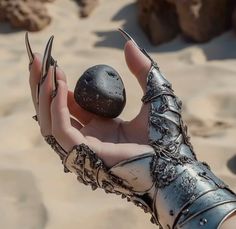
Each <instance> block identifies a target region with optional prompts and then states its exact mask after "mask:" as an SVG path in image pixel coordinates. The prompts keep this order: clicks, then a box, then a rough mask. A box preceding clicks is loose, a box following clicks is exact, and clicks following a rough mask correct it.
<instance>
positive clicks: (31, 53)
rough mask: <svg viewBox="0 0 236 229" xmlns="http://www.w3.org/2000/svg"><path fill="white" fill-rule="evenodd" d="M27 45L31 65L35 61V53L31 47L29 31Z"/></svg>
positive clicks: (26, 34) (26, 36)
mask: <svg viewBox="0 0 236 229" xmlns="http://www.w3.org/2000/svg"><path fill="white" fill-rule="evenodd" d="M25 46H26V50H27V53H28V56H29V66H30V65H31V64H32V63H33V61H34V54H33V52H32V49H31V47H30V42H29V34H28V32H26V33H25Z"/></svg>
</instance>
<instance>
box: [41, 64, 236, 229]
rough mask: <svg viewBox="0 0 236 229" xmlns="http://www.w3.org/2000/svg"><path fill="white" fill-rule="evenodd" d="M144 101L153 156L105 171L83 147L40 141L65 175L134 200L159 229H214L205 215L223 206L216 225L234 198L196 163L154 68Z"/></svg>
mask: <svg viewBox="0 0 236 229" xmlns="http://www.w3.org/2000/svg"><path fill="white" fill-rule="evenodd" d="M143 102H144V103H150V112H149V120H148V121H149V129H148V130H149V145H150V146H152V148H153V152H151V153H148V157H142V155H140V156H139V157H135V158H134V159H132V158H131V159H129V160H125V161H123V162H121V163H119V164H118V165H116V166H114V167H112V168H108V167H107V166H106V165H105V164H104V162H103V161H102V160H101V159H100V158H99V157H98V156H97V155H96V153H95V152H94V151H93V150H91V149H90V148H89V147H88V146H87V145H85V144H80V145H76V146H74V147H73V149H72V150H71V151H70V152H68V153H67V152H65V150H64V149H63V148H62V147H61V146H60V145H59V144H58V143H57V141H56V139H55V138H54V137H53V136H47V137H46V138H45V140H46V141H47V143H48V144H49V145H51V147H52V148H53V149H54V150H55V151H56V152H57V153H58V155H59V156H60V158H61V159H62V161H63V164H64V166H65V168H66V171H70V172H74V173H75V174H76V175H77V179H78V181H80V182H82V183H83V184H85V185H89V186H91V188H92V190H96V189H97V188H102V189H103V190H104V191H105V192H106V193H113V194H116V195H120V196H121V198H122V199H126V200H127V201H130V202H133V203H134V204H135V205H136V206H138V207H140V208H142V209H143V210H144V212H147V213H150V214H151V215H152V217H151V222H152V223H154V224H157V225H159V228H160V229H170V228H171V229H174V228H183V229H185V228H193V227H191V223H195V224H194V225H196V223H197V224H199V225H200V226H204V228H206V229H210V228H216V227H212V225H211V224H210V221H209V222H208V221H207V219H209V218H208V217H209V215H206V214H208V213H209V212H211V210H212V209H214V208H215V206H218V208H220V207H222V208H221V213H220V214H221V215H220V217H221V218H220V217H218V221H217V222H216V223H217V224H216V225H219V224H220V223H221V219H222V218H223V217H224V216H225V215H226V214H227V211H228V212H229V211H231V210H232V209H233V208H235V209H236V204H235V207H234V206H232V207H231V208H228V210H227V211H225V206H224V204H225V203H230V204H231V203H233V202H235V203H236V198H235V196H234V194H233V192H230V190H229V189H228V188H227V186H226V185H225V184H224V182H222V181H221V180H220V179H218V178H217V177H216V176H215V175H214V174H213V173H212V172H211V171H210V169H209V167H208V165H207V164H206V163H201V162H198V161H197V159H196V155H195V154H194V151H193V147H192V145H191V143H190V138H189V137H188V134H187V127H186V125H184V123H183V121H182V117H181V106H182V104H181V101H180V100H179V99H178V98H177V97H176V96H175V95H174V92H173V90H172V88H171V84H170V83H168V82H167V81H166V80H165V78H164V77H163V76H162V75H161V74H160V72H159V70H158V68H156V67H155V66H153V67H152V69H151V71H150V72H149V75H148V82H147V94H146V95H145V96H144V97H143ZM132 163H137V164H132ZM136 165H138V170H137V174H136V170H135V169H134V168H136V167H134V166H136ZM122 169H124V170H122ZM142 169H143V173H142ZM124 171H127V173H126V174H125V173H124ZM116 172H117V174H116ZM139 176H140V177H139ZM132 182H133V183H132ZM142 184H145V185H144V186H145V188H144V187H142ZM135 185H137V186H138V187H135ZM217 191H219V192H217ZM212 193H214V194H212ZM209 195H210V198H209ZM159 203H161V204H159ZM165 205H166V206H165ZM203 205H204V206H203ZM219 205H220V206H219ZM221 205H222V206H221ZM206 209H207V212H206ZM196 216H198V217H199V218H201V220H200V221H199V218H198V217H196ZM189 225H190V226H189ZM182 226H183V227H182Z"/></svg>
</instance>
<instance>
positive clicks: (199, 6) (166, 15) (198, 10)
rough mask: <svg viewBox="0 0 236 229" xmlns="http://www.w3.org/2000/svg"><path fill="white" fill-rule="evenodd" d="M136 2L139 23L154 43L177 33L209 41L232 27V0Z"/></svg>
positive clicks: (201, 40) (149, 0) (167, 39)
mask: <svg viewBox="0 0 236 229" xmlns="http://www.w3.org/2000/svg"><path fill="white" fill-rule="evenodd" d="M137 1H138V12H139V13H138V18H139V22H140V25H141V27H142V28H143V30H144V31H145V32H146V33H147V35H148V37H149V38H150V40H151V42H152V43H153V44H161V43H163V42H167V41H169V40H170V39H172V38H174V37H175V36H176V35H177V34H178V33H180V32H181V33H182V34H183V35H184V37H186V38H188V39H190V40H192V41H195V42H206V41H209V40H210V39H212V38H213V37H215V36H218V35H220V34H221V33H223V32H224V31H226V30H228V29H229V28H230V27H231V25H232V14H233V9H234V6H235V1H234V0H137ZM235 14H236V13H234V17H233V22H234V25H235V20H236V19H235V17H236V16H235Z"/></svg>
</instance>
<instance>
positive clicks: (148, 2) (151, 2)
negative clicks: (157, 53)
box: [138, 0, 180, 44]
mask: <svg viewBox="0 0 236 229" xmlns="http://www.w3.org/2000/svg"><path fill="white" fill-rule="evenodd" d="M138 19H139V23H140V25H141V27H142V28H143V30H144V31H145V32H146V33H147V35H148V37H149V38H150V40H151V42H152V43H153V44H161V43H163V42H166V41H169V40H171V39H173V38H175V37H176V36H177V34H178V33H179V32H180V28H179V24H178V16H177V13H176V8H175V5H173V4H171V3H168V2H167V1H166V0H158V1H157V0H145V1H144V0H138Z"/></svg>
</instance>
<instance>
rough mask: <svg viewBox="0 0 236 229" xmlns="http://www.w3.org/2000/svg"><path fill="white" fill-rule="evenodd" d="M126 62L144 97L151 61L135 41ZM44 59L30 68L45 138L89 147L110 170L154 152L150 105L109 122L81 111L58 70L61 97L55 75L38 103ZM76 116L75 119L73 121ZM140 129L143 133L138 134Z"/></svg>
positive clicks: (231, 223)
mask: <svg viewBox="0 0 236 229" xmlns="http://www.w3.org/2000/svg"><path fill="white" fill-rule="evenodd" d="M124 53H125V59H126V63H127V65H128V67H129V69H130V71H131V73H132V74H133V75H134V76H135V77H136V79H137V80H138V82H139V84H140V87H141V89H142V91H143V94H145V93H146V81H147V75H148V72H149V69H150V67H151V62H150V60H149V59H148V58H147V57H146V56H144V55H143V53H142V52H141V51H140V50H139V49H138V48H137V47H136V46H135V45H134V44H133V43H132V42H131V41H128V42H127V43H126V45H125V48H124ZM41 60H42V57H41V55H40V54H37V53H35V54H34V61H33V63H32V65H31V67H30V78H29V82H30V88H31V94H32V100H33V103H34V107H35V110H36V114H37V117H38V120H39V124H40V131H41V134H42V136H44V137H45V136H47V135H53V136H54V137H55V138H56V139H57V141H58V142H59V144H60V145H61V146H62V147H63V148H64V149H65V150H66V151H67V152H69V151H70V150H71V149H72V148H73V146H74V145H78V144H81V143H84V144H86V145H88V146H89V147H90V148H91V149H92V150H94V151H95V152H96V154H97V155H98V156H99V157H100V158H101V159H102V160H103V161H104V163H105V164H106V165H107V166H108V167H112V166H113V165H115V164H116V163H118V162H120V161H122V160H125V159H128V158H130V157H133V156H136V155H139V154H143V153H146V152H150V151H152V148H151V147H150V146H149V145H148V111H149V104H145V105H144V104H143V105H142V106H141V108H140V112H139V113H138V114H137V116H136V117H135V118H134V119H133V120H131V121H129V122H128V121H123V120H121V119H118V118H116V119H107V118H102V117H99V116H96V115H94V114H92V113H90V112H88V111H86V110H84V109H83V108H81V107H80V106H79V105H78V104H77V103H76V102H75V100H74V96H73V92H71V91H69V90H68V87H67V83H66V76H65V73H64V72H63V71H62V70H61V69H60V68H59V67H58V68H57V69H56V77H57V83H58V90H57V95H56V96H55V98H54V99H53V100H52V99H51V93H52V72H53V67H51V68H50V69H49V71H48V74H47V77H46V79H45V81H44V82H43V84H42V85H41V86H40V93H39V103H38V104H37V103H36V96H35V95H36V85H37V84H38V83H39V81H40V77H41V68H42V61H41ZM71 116H73V118H71ZM137 129H139V131H136V130H137ZM235 225H236V214H232V215H231V216H230V217H228V219H226V220H225V222H224V223H223V225H222V226H221V228H222V229H232V228H233V227H234V228H235Z"/></svg>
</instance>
